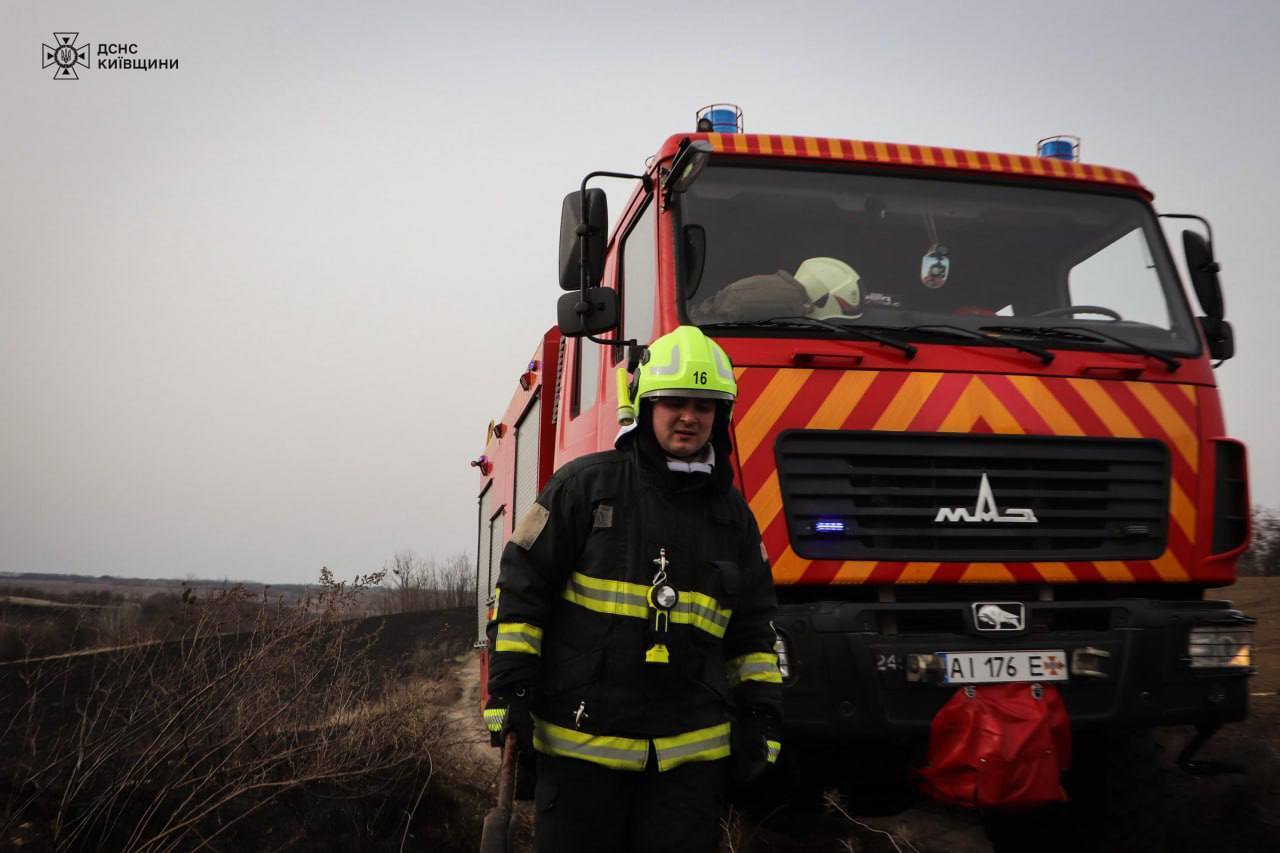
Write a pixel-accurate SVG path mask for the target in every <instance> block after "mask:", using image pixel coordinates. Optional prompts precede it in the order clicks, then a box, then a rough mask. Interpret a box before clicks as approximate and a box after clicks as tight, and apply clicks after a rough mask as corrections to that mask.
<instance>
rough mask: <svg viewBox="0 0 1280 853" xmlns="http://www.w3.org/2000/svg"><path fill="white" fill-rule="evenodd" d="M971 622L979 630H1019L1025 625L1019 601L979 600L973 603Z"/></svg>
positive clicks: (1023, 612) (1024, 617)
mask: <svg viewBox="0 0 1280 853" xmlns="http://www.w3.org/2000/svg"><path fill="white" fill-rule="evenodd" d="M973 624H974V627H976V628H977V629H978V630H979V631H1021V630H1022V629H1023V628H1024V627H1026V616H1025V611H1024V610H1023V608H1022V602H1020V601H1001V602H980V603H978V604H975V605H973Z"/></svg>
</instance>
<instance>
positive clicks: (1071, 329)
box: [982, 326, 1182, 373]
mask: <svg viewBox="0 0 1280 853" xmlns="http://www.w3.org/2000/svg"><path fill="white" fill-rule="evenodd" d="M982 330H983V331H988V332H1005V333H1008V334H1016V335H1030V336H1032V337H1039V338H1064V339H1068V340H1071V339H1074V340H1077V341H1085V342H1086V343H1099V342H1102V341H1110V342H1111V343H1114V344H1119V345H1120V346H1122V347H1124V348H1125V349H1127V350H1128V351H1129V352H1134V353H1137V354H1139V355H1145V356H1146V357H1147V358H1154V359H1155V360H1156V361H1158V362H1160V363H1161V364H1163V365H1164V366H1165V368H1166V369H1167V370H1168V371H1169V372H1170V373H1173V372H1174V371H1176V370H1177V369H1178V368H1179V367H1181V366H1182V362H1180V361H1178V360H1177V359H1176V358H1172V357H1170V356H1167V355H1162V354H1160V353H1158V352H1155V351H1154V350H1149V349H1147V348H1146V347H1144V346H1142V345H1141V344H1135V343H1134V342H1133V341H1130V340H1126V339H1124V338H1119V337H1116V336H1115V335H1112V334H1109V333H1107V332H1100V331H1098V330H1097V329H1088V328H1085V327H1084V326H983V327H982Z"/></svg>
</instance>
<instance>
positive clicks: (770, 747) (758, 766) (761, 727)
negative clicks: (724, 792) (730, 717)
mask: <svg viewBox="0 0 1280 853" xmlns="http://www.w3.org/2000/svg"><path fill="white" fill-rule="evenodd" d="M780 729H781V726H780V725H779V724H778V719H777V717H776V716H774V714H773V712H772V711H771V710H769V709H767V708H748V709H747V710H746V711H744V712H742V713H741V714H739V715H738V718H737V719H736V720H735V721H734V723H733V728H732V730H731V739H732V743H731V746H732V750H733V752H732V756H731V757H732V761H733V780H734V781H735V782H737V783H738V784H739V785H749V784H751V783H752V782H754V781H756V780H757V779H759V778H760V777H761V776H763V775H764V772H765V771H766V770H768V769H769V766H770V765H771V764H773V763H774V762H775V761H776V760H777V758H778V751H779V749H780V748H781V741H780V738H779V734H778V732H779V730H780Z"/></svg>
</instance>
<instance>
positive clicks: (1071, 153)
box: [1036, 135, 1080, 162]
mask: <svg viewBox="0 0 1280 853" xmlns="http://www.w3.org/2000/svg"><path fill="white" fill-rule="evenodd" d="M1036 154H1037V155H1039V156H1041V157H1052V158H1053V159H1054V160H1067V161H1070V162H1075V161H1077V160H1079V159H1080V137H1078V136H1066V135H1064V136H1046V137H1045V138H1044V139H1041V140H1040V141H1039V142H1038V143H1036Z"/></svg>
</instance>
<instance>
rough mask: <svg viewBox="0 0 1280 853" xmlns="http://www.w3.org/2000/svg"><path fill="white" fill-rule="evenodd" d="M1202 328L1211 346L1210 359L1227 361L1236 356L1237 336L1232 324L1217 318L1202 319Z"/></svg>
mask: <svg viewBox="0 0 1280 853" xmlns="http://www.w3.org/2000/svg"><path fill="white" fill-rule="evenodd" d="M1198 319H1199V320H1200V328H1201V329H1202V330H1203V331H1204V339H1205V341H1207V342H1208V344H1209V357H1210V358H1212V359H1214V360H1215V361H1226V360H1227V359H1229V358H1231V357H1232V356H1233V355H1235V354H1236V334H1235V332H1234V331H1233V330H1232V328H1231V324H1230V323H1228V322H1227V321H1226V320H1222V319H1219V318H1217V317H1200V318H1198Z"/></svg>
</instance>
